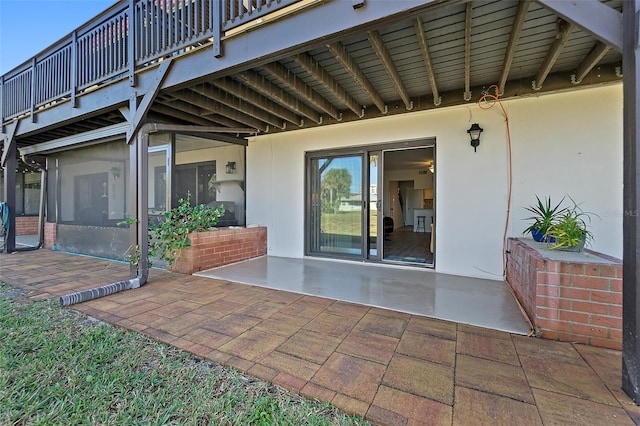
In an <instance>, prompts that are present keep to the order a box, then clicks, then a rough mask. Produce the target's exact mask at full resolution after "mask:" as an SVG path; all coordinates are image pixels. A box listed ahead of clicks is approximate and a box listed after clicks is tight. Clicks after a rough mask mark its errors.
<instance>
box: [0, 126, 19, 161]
mask: <svg viewBox="0 0 640 426" xmlns="http://www.w3.org/2000/svg"><path fill="white" fill-rule="evenodd" d="M18 123H20V120H16V121H14V122H13V123H11V124H9V125H8V126H6V127H7V135H6V136H5V137H4V151H3V152H2V159H0V166H2V167H4V166H6V165H7V158H8V156H9V153H10V152H15V147H16V131H17V130H18Z"/></svg>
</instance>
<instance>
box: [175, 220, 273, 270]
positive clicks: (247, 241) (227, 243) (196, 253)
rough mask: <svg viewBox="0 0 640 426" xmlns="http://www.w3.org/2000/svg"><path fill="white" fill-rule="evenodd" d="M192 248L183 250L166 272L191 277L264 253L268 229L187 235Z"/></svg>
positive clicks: (230, 230)
mask: <svg viewBox="0 0 640 426" xmlns="http://www.w3.org/2000/svg"><path fill="white" fill-rule="evenodd" d="M189 238H190V240H191V247H189V248H187V249H183V250H182V251H181V253H180V256H179V257H178V258H177V259H176V261H175V262H174V263H173V265H170V266H168V269H170V270H172V271H174V272H180V273H183V274H193V273H194V272H198V271H203V270H205V269H210V268H215V267H218V266H222V265H228V264H230V263H235V262H240V261H242V260H247V259H251V258H254V257H259V256H264V255H265V254H267V228H264V227H257V228H241V229H226V228H220V229H219V230H218V231H209V232H197V233H193V234H191V235H190V236H189Z"/></svg>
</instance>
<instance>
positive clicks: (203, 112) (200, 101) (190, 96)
mask: <svg viewBox="0 0 640 426" xmlns="http://www.w3.org/2000/svg"><path fill="white" fill-rule="evenodd" d="M171 97H173V98H175V99H176V100H174V101H172V106H174V107H175V108H179V109H181V110H183V111H185V112H189V113H191V114H193V115H198V116H200V117H204V116H207V117H206V118H207V119H208V120H211V121H214V122H216V123H218V124H221V125H223V126H227V127H240V126H242V123H240V122H238V121H235V120H232V119H231V118H228V117H225V116H222V115H220V114H217V113H215V112H212V111H211V110H212V109H214V108H215V106H213V105H211V101H210V100H209V99H207V98H205V97H204V96H202V95H199V94H197V93H193V92H186V91H183V92H173V93H172V94H171ZM189 108H191V109H189Z"/></svg>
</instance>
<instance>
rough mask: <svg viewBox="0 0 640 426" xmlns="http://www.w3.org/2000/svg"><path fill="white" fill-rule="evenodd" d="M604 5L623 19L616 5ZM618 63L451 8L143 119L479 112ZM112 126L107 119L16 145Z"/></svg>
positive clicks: (160, 103)
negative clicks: (487, 101)
mask: <svg viewBox="0 0 640 426" xmlns="http://www.w3.org/2000/svg"><path fill="white" fill-rule="evenodd" d="M602 2H603V3H605V4H607V5H608V6H609V7H612V8H614V9H616V10H619V11H620V10H622V0H604V1H602ZM289 19H295V17H293V18H289ZM181 60H188V57H187V58H185V59H181ZM621 61H622V54H621V52H617V51H615V50H614V49H610V48H609V47H608V46H606V45H605V44H603V43H602V42H599V41H597V40H596V39H594V38H593V37H592V36H591V35H589V34H587V33H585V32H584V31H582V30H581V29H579V28H578V27H575V26H573V25H571V24H569V23H567V22H565V21H563V20H561V19H559V18H558V17H557V16H556V15H555V14H554V13H553V12H551V11H549V10H547V9H545V8H544V7H543V6H541V5H539V4H537V3H535V2H532V1H528V0H527V1H515V0H497V1H486V0H485V1H479V0H476V1H472V2H468V3H465V2H456V3H447V4H445V5H444V6H442V7H441V8H439V9H436V10H432V11H430V12H429V13H425V14H421V15H416V16H409V17H406V18H404V19H402V20H400V21H397V22H395V23H393V24H391V25H387V26H384V27H381V28H370V29H367V30H366V31H364V32H363V33H361V34H358V35H356V36H349V37H345V38H344V39H342V40H340V41H338V42H334V43H331V44H327V45H319V46H315V47H313V48H312V49H310V50H307V51H301V52H299V53H297V54H295V55H294V56H291V57H287V58H284V59H279V60H277V61H273V62H267V63H264V64H261V65H259V66H255V67H253V68H249V69H245V70H241V71H240V72H236V73H234V74H231V75H226V76H224V77H217V78H211V79H210V80H208V81H205V82H199V83H197V84H194V85H192V86H189V87H186V88H182V89H180V90H176V91H172V92H161V93H160V95H159V96H158V98H157V100H156V101H155V103H154V104H153V105H152V107H151V111H150V112H149V115H148V117H149V120H151V121H164V122H170V123H177V124H192V125H201V126H226V127H247V126H248V127H251V128H255V129H257V130H258V132H259V133H266V132H281V131H289V130H295V129H300V128H306V127H314V126H321V125H328V124H333V123H338V122H346V121H352V120H362V119H368V118H375V117H380V116H384V115H391V114H400V113H406V112H411V111H417V110H425V109H432V108H442V107H444V106H450V105H458V104H464V103H467V102H474V101H476V100H477V99H478V98H480V97H481V96H482V95H483V94H484V93H486V91H487V90H488V89H489V87H490V86H491V85H497V86H498V87H500V92H501V96H503V97H504V98H508V97H515V96H527V95H532V94H536V93H540V92H548V91H555V90H565V89H572V88H579V87H584V86H588V85H598V84H606V83H611V82H620V81H622V76H621V66H622V64H621ZM119 121H122V117H121V116H120V115H119V114H118V113H117V111H112V112H109V113H106V114H103V115H101V116H97V117H94V118H91V119H88V120H84V121H83V122H82V123H76V124H72V125H69V126H67V127H65V128H60V129H58V130H52V131H48V132H46V133H42V134H38V135H33V136H30V137H29V138H27V140H23V141H21V142H23V143H26V144H31V143H37V142H41V141H46V140H51V139H53V138H56V137H61V136H66V135H68V134H73V133H77V132H79V131H86V130H87V129H89V128H97V127H101V126H104V125H108V124H113V123H116V122H119Z"/></svg>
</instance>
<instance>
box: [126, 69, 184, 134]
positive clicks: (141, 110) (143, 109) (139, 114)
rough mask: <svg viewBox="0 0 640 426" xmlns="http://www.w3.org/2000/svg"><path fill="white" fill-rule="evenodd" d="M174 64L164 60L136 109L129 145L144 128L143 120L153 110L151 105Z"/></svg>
mask: <svg viewBox="0 0 640 426" xmlns="http://www.w3.org/2000/svg"><path fill="white" fill-rule="evenodd" d="M172 63H173V60H172V59H167V60H164V61H163V62H162V63H161V64H160V66H159V67H158V70H157V71H156V74H155V76H154V79H153V81H152V82H151V85H150V86H149V90H148V91H147V93H145V94H144V97H143V98H142V102H140V105H138V106H137V107H136V111H135V114H133V118H132V119H131V120H130V121H129V130H127V144H131V143H132V142H133V140H134V139H135V135H136V134H137V133H138V130H140V127H142V120H143V119H144V117H145V115H146V114H147V112H148V111H149V109H150V108H151V104H153V101H154V99H155V98H156V96H157V95H158V93H159V92H160V88H161V86H162V82H163V81H164V79H165V78H166V76H167V74H169V69H170V68H171V64H172ZM129 116H131V113H130V114H129Z"/></svg>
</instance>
